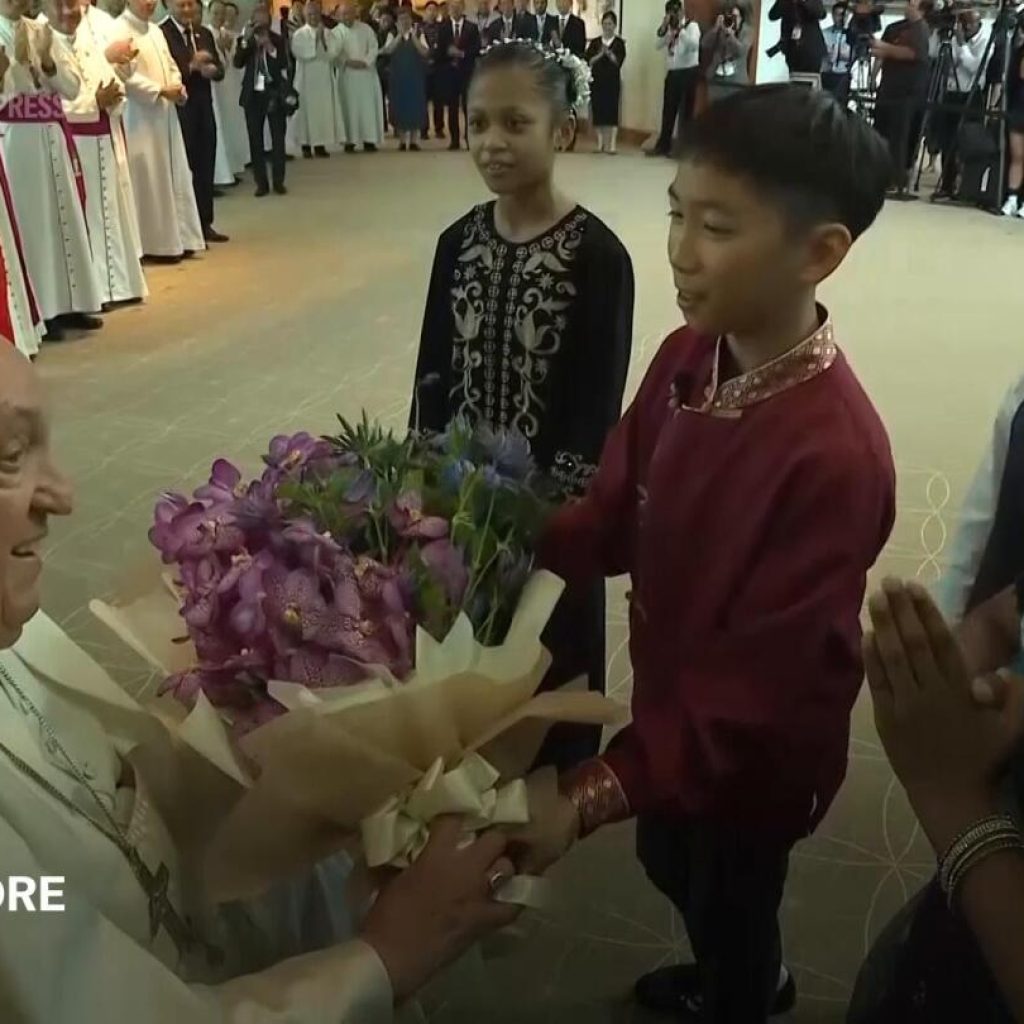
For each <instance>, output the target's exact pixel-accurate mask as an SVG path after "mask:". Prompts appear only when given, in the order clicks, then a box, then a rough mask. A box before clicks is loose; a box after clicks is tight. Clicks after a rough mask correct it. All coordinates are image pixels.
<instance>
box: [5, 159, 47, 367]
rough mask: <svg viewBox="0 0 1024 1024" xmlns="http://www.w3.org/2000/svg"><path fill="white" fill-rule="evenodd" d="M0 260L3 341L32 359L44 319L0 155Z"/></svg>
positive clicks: (36, 350)
mask: <svg viewBox="0 0 1024 1024" xmlns="http://www.w3.org/2000/svg"><path fill="white" fill-rule="evenodd" d="M0 260H3V268H2V269H3V282H2V285H0V338H2V339H4V340H6V341H8V342H11V343H12V344H13V345H14V347H15V348H16V349H17V350H18V351H19V352H21V354H22V355H26V356H28V357H29V358H30V359H31V358H33V357H34V356H35V355H36V353H37V352H38V351H39V342H40V341H41V340H42V337H43V318H42V317H41V316H40V315H39V307H38V305H36V299H35V295H34V294H33V292H32V285H31V283H30V282H29V279H28V271H27V269H26V265H25V248H24V246H23V245H22V241H21V233H20V232H19V230H18V222H17V221H16V220H15V219H14V203H13V201H12V200H11V188H10V184H9V183H8V181H7V172H6V171H5V170H4V164H3V155H2V152H0Z"/></svg>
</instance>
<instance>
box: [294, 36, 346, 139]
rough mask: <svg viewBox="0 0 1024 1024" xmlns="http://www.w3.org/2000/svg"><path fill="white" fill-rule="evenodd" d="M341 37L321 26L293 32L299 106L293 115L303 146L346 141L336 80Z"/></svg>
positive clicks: (296, 134)
mask: <svg viewBox="0 0 1024 1024" xmlns="http://www.w3.org/2000/svg"><path fill="white" fill-rule="evenodd" d="M339 49H340V48H339V41H338V38H337V37H336V36H335V35H334V34H333V33H332V32H331V31H330V30H328V29H326V28H323V27H322V26H321V28H320V30H319V35H318V30H317V29H315V28H313V27H312V26H310V25H303V26H302V28H300V29H297V30H296V32H295V34H294V35H293V36H292V56H293V57H294V58H295V89H296V91H297V92H298V94H299V109H298V111H297V112H296V113H295V114H294V115H292V120H293V121H294V122H295V141H296V142H297V143H298V144H299V145H300V146H336V145H338V144H339V143H343V142H345V126H344V120H343V117H342V113H341V102H340V99H339V97H338V88H337V85H336V84H335V80H334V79H335V61H336V60H337V58H338V54H339Z"/></svg>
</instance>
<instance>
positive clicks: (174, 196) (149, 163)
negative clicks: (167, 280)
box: [117, 10, 206, 256]
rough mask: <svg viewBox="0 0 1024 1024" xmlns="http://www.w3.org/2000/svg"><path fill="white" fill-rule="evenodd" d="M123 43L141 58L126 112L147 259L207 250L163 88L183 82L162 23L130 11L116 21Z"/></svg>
mask: <svg viewBox="0 0 1024 1024" xmlns="http://www.w3.org/2000/svg"><path fill="white" fill-rule="evenodd" d="M117 31H118V36H117V38H119V39H130V40H131V41H132V42H133V43H134V44H135V47H136V49H138V51H139V55H138V57H137V58H136V60H135V61H134V63H133V65H132V73H131V74H130V75H129V76H128V77H127V78H126V79H125V83H124V84H125V89H126V91H127V93H128V104H127V106H126V108H125V112H124V127H125V135H126V137H127V141H128V163H129V166H130V167H131V176H132V188H133V189H134V191H135V203H136V209H137V210H138V214H139V232H140V234H141V236H142V251H143V252H144V253H145V254H146V255H147V256H181V255H182V254H183V253H184V252H199V251H200V250H202V249H205V248H206V243H205V242H204V241H203V229H202V226H201V225H200V223H199V210H198V209H197V207H196V197H195V193H194V192H193V190H192V172H191V171H190V170H189V166H188V157H187V156H186V154H185V141H184V139H183V138H182V136H181V125H180V124H179V123H178V114H177V111H176V110H175V109H174V104H173V103H171V102H170V101H169V100H165V99H163V97H161V95H160V90H161V89H165V88H167V87H168V86H171V85H179V84H180V83H181V74H180V73H179V71H178V65H177V64H175V63H174V60H173V58H172V57H171V52H170V50H168V48H167V39H166V37H165V36H164V34H163V32H162V31H161V30H160V26H159V25H153V24H150V23H149V22H147V21H143V20H142V19H141V18H137V17H135V15H134V14H132V12H131V11H129V10H126V11H125V12H124V13H123V14H122V15H121V17H120V18H118V19H117Z"/></svg>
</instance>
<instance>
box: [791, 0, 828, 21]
mask: <svg viewBox="0 0 1024 1024" xmlns="http://www.w3.org/2000/svg"><path fill="white" fill-rule="evenodd" d="M797 4H798V5H799V6H800V7H801V8H802V9H803V13H804V18H805V19H806V20H807V21H808V22H814V21H821V19H822V18H824V17H825V4H824V2H823V0H797Z"/></svg>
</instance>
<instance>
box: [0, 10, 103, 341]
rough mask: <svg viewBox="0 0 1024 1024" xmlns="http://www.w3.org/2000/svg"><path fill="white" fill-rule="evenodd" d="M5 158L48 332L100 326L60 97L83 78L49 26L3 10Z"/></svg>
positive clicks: (70, 94)
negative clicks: (6, 63) (10, 15)
mask: <svg viewBox="0 0 1024 1024" xmlns="http://www.w3.org/2000/svg"><path fill="white" fill-rule="evenodd" d="M0 46H2V47H3V48H4V51H5V54H6V57H7V59H9V61H10V66H9V67H8V68H7V70H6V74H5V75H4V78H3V97H2V104H3V106H2V110H0V121H2V122H4V123H3V137H2V142H0V145H2V147H3V155H4V161H5V163H6V166H7V177H8V181H9V182H10V187H11V195H12V198H13V201H14V212H15V219H16V221H17V224H18V227H19V229H20V233H21V239H22V243H23V245H24V251H25V263H26V266H27V268H28V275H29V280H30V281H31V282H32V288H33V291H34V293H35V297H36V300H37V302H38V304H39V311H40V313H41V315H42V317H43V320H44V321H46V330H47V335H48V336H49V337H50V338H52V339H58V338H60V337H63V332H64V328H65V327H72V328H83V329H94V328H96V327H99V326H101V323H102V322H101V321H100V320H99V319H98V318H96V317H94V316H92V315H91V314H93V313H95V312H97V311H98V310H99V309H100V305H101V302H102V300H101V298H100V291H99V287H98V280H97V275H96V272H95V270H94V267H93V261H92V250H91V248H90V244H89V232H88V229H87V227H86V218H85V188H84V182H83V181H82V179H81V172H80V170H79V166H78V156H77V153H76V151H75V146H74V140H73V139H72V137H71V134H70V132H66V131H65V127H64V124H63V111H62V105H61V98H62V97H63V98H66V99H74V97H75V96H77V95H78V90H79V88H80V82H79V80H78V78H77V77H76V76H75V73H74V71H73V70H72V69H71V68H69V66H68V64H67V62H66V61H65V60H64V59H63V58H62V56H61V54H60V52H59V51H57V50H55V49H54V46H53V32H52V30H51V29H50V26H49V25H44V24H40V23H38V22H35V21H30V20H29V19H28V18H25V17H21V18H17V19H13V20H12V19H11V18H6V17H2V16H0Z"/></svg>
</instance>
